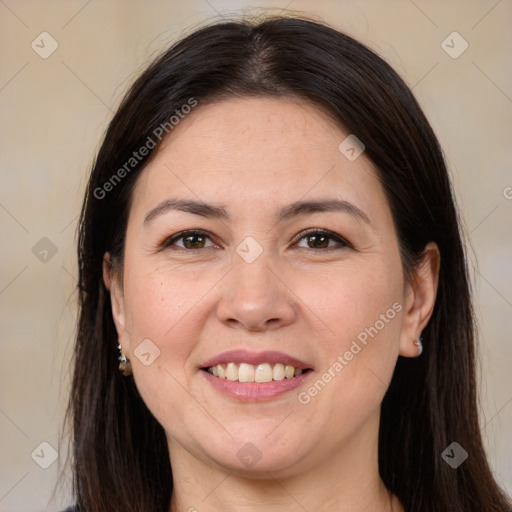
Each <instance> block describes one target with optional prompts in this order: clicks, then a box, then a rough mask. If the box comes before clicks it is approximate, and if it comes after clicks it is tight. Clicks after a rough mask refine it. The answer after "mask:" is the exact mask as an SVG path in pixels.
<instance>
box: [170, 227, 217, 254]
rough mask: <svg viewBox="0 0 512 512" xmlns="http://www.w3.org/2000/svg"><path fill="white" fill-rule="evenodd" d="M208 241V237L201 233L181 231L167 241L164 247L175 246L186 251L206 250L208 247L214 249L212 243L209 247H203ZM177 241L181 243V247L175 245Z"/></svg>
mask: <svg viewBox="0 0 512 512" xmlns="http://www.w3.org/2000/svg"><path fill="white" fill-rule="evenodd" d="M208 240H210V237H209V236H208V235H207V234H206V233H204V232H203V231H183V232H182V233H179V234H178V235H176V236H174V237H172V238H171V239H169V240H168V241H167V242H166V243H165V246H166V247H170V246H176V247H179V248H182V249H187V250H193V249H207V248H208V247H214V244H213V243H212V244H211V245H210V246H206V245H205V244H206V242H207V241H208ZM178 241H182V243H181V245H180V244H177V243H176V242H178ZM210 242H211V240H210Z"/></svg>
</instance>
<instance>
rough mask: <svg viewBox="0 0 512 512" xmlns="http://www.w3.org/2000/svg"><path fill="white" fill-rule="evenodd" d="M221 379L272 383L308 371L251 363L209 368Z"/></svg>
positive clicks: (228, 364)
mask: <svg viewBox="0 0 512 512" xmlns="http://www.w3.org/2000/svg"><path fill="white" fill-rule="evenodd" d="M205 370H206V371H207V372H208V373H210V374H211V375H213V376H215V377H218V378H219V379H227V380H229V381H232V382H272V381H280V380H283V379H293V378H294V377H298V376H299V375H302V373H304V372H307V371H308V369H307V368H306V369H304V370H303V369H302V368H295V367H294V366H291V365H287V364H283V363H275V364H271V363H262V364H258V365H253V364H249V363H234V362H230V363H225V364H216V365H213V366H209V367H208V368H206V369H205Z"/></svg>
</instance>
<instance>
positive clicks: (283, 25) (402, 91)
mask: <svg viewBox="0 0 512 512" xmlns="http://www.w3.org/2000/svg"><path fill="white" fill-rule="evenodd" d="M243 97H273V98H299V99H302V100H307V101H309V102H310V103H311V104H313V105H315V106H319V107H321V108H322V109H323V111H324V112H326V115H329V116H331V117H332V118H333V119H335V120H336V121H337V123H338V124H339V126H340V128H342V129H343V130H344V131H346V132H347V133H352V134H355V135H356V136H357V137H358V138H359V139H360V140H361V141H363V142H364V145H365V155H366V156H367V157H368V158H369V159H370V161H371V162H372V163H373V165H374V166H375V169H376V172H377V175H378V178H379V180H380V182H381V184H382V187H383V189H384V191H385V193H386V196H387V200H388V202H389V205H390V208H391V211H392V215H393V220H394V224H395V228H396V231H397V235H398V240H399V248H400V255H401V260H402V265H403V268H404V273H405V275H406V276H410V277H413V276H414V275H415V274H414V273H415V270H416V269H417V265H418V264H419V262H420V261H421V259H422V256H423V254H424V253H423V251H424V249H425V246H426V244H427V243H428V242H430V241H434V242H435V243H436V244H437V245H438V247H439V251H440V254H441V267H440V271H439V286H438V292H437V298H436V304H435V307H434V311H433V314H432V316H431V319H430V321H429V323H428V325H427V326H426V328H425V329H424V331H423V335H422V336H423V343H424V352H423V354H422V356H421V357H420V358H402V357H399V359H398V362H397V365H396V368H395V371H394V375H393V378H392V381H391V383H390V386H389V388H388V390H387V393H386V395H385V397H384V399H383V402H382V406H381V424H380V430H379V454H378V461H379V472H380V476H381V478H382V480H383V482H384V484H385V485H386V486H387V488H388V489H389V490H390V491H391V492H392V493H394V494H396V495H397V496H398V498H399V499H400V501H401V503H402V504H403V506H404V508H405V510H406V511H407V512H417V511H420V510H421V511H422V512H437V511H439V510H443V512H470V511H474V512H491V511H496V512H504V511H509V510H511V506H510V502H509V500H508V498H507V496H506V495H505V494H504V492H503V491H502V490H501V489H500V488H499V486H498V485H497V483H496V481H495V479H494V477H493V474H492V471H491V469H490V467H489V464H488V461H487V458H486V455H485V452H484V448H483V442H482V436H481V431H480V428H479V423H478V412H477V386H476V370H475V322H474V316H473V311H472V303H471V290H470V280H469V273H468V268H467V260H466V256H465V251H464V246H463V243H462V237H461V230H460V227H459V221H458V215H457V211H456V207H455V201H454V197H453V192H452V189H451V184H450V179H449V176H448V171H447V168H446V165H445V162H444V158H443V154H442V151H441V149H440V146H439V143H438V141H437V139H436V137H435V135H434V133H433V130H432V128H431V127H430V125H429V123H428V121H427V119H426V117H425V115H424V114H423V112H422V110H421V108H420V106H419V105H418V103H417V101H416V99H415V98H414V96H413V95H412V92H411V91H410V89H409V88H408V86H407V85H406V84H405V83H404V81H403V80H402V79H401V78H400V77H399V76H398V74H397V73H396V72H395V71H394V70H393V69H392V68H391V67H390V66H389V65H388V64H387V63H386V62H385V61H384V60H383V59H382V58H380V57H379V56H378V55H377V54H376V53H375V52H373V51H372V50H370V49H369V48H367V47H366V46H364V45H363V44H361V43H360V42H358V41H356V40H355V39H353V38H351V37H349V36H347V35H345V34H343V33H341V32H339V31H338V30H335V29H334V28H331V27H329V26H327V25H325V24H323V23H318V22H316V21H312V20H308V19H305V18H294V17H288V16H287V17H267V18H265V19H263V20H259V21H247V20H240V21H229V22H221V23H214V24H211V25H209V26H206V27H202V28H200V29H199V30H196V31H194V32H193V33H192V34H190V35H188V36H186V37H184V38H183V39H181V40H180V41H178V42H177V43H176V44H174V45H173V46H171V47H170V48H169V49H167V50H166V51H165V52H164V53H162V54H161V55H160V56H158V57H157V58H156V59H155V60H154V61H153V62H152V63H151V64H150V65H149V67H148V68H147V69H146V70H145V71H144V72H143V73H142V74H141V75H140V76H139V78H137V79H136V81H135V82H134V83H133V85H132V86H131V88H130V90H129V91H128V92H127V94H126V95H125V97H124V99H123V100H122V102H121V104H120V106H119V108H118V109H117V112H116V113H115V115H114V117H113V119H112V121H111V122H110V124H109V126H108V128H107V130H106V134H105V136H104V140H103V142H102V145H101V147H100V149H99V151H98V154H97V156H96V159H95V162H94V164H93V167H92V171H91V174H90V178H89V182H88V186H87V191H86V194H85V199H84V203H83V207H82V211H81V217H80V221H79V227H78V230H79V240H78V263H79V282H78V291H79V305H80V311H79V319H78V328H77V338H76V346H75V351H74V357H73V359H74V374H73V379H72V391H71V396H70V400H69V405H68V414H67V416H68V419H69V421H70V425H71V428H72V457H73V491H74V495H75V498H76V502H77V510H78V511H81V512H83V511H86V512H114V511H118V510H123V511H126V512H147V511H148V510H152V511H155V512H167V511H168V507H169V503H170V498H171V493H172V469H171V461H170V460H169V454H168V447H167V441H166V436H165V432H164V429H163V427H162V426H161V425H160V424H159V423H158V422H157V420H156V419H155V418H154V417H153V415H152V414H151V412H150V411H149V410H148V408H147V407H146V405H145V404H144V402H143V400H142V399H141V397H140V395H139V393H138V391H137V388H136V385H135V382H134V380H133V377H132V376H130V377H124V376H123V375H122V374H121V373H120V372H119V370H118V364H119V363H118V359H117V358H118V355H119V352H118V350H117V343H118V341H117V333H116V329H115V326H114V322H113V318H112V312H111V306H110V296H109V291H108V289H107V288H106V287H105V285H104V282H103V279H102V264H103V258H104V254H105V253H106V252H110V254H111V256H112V262H113V265H114V268H117V269H118V270H119V268H121V267H122V260H123V252H124V240H125V233H126V227H127V219H128V213H129V209H130V201H131V197H132V195H133V190H134V185H135V183H136V181H137V177H138V176H140V174H141V172H142V171H143V169H144V168H145V166H146V164H147V163H148V162H149V161H150V159H151V157H152V156H153V155H154V154H156V152H157V151H158V148H159V146H160V138H159V137H157V136H155V134H156V133H159V132H155V129H156V128H157V127H159V126H160V127H161V126H165V127H166V129H165V131H166V132H169V133H170V135H169V136H171V137H172V131H171V129H172V127H171V129H169V119H171V116H173V115H177V113H179V112H181V110H180V109H182V107H183V105H186V104H189V105H191V104H192V101H191V99H192V100H193V101H197V104H198V105H199V107H198V108H200V106H201V105H206V104H208V103H211V102H214V101H219V100H229V99H230V98H243ZM198 111H199V110H198ZM197 115H198V114H197ZM165 123H167V125H166V124H165ZM149 139H151V141H152V142H153V143H154V144H153V145H154V147H153V148H152V149H151V150H149V152H148V153H147V154H146V155H145V156H143V157H142V156H141V157H138V158H137V162H136V164H134V165H131V164H130V168H129V169H128V168H127V166H126V163H127V162H131V163H132V164H133V163H134V162H133V161H132V160H130V159H131V158H133V153H134V151H136V150H137V149H138V148H141V147H143V146H149V144H148V141H149ZM162 140H163V139H162ZM121 169H124V170H125V171H126V172H124V173H123V172H121ZM116 170H117V171H116ZM116 172H117V177H119V178H120V179H116V180H113V177H114V174H116ZM107 183H110V185H111V186H108V185H106V184H107ZM116 266H117V267H116ZM453 441H456V442H457V443H459V444H460V445H461V446H462V447H463V448H464V449H465V450H466V451H467V452H468V454H469V457H468V458H467V460H466V461H465V462H464V463H463V464H462V465H460V466H459V467H458V468H457V469H453V468H452V467H450V466H449V465H448V464H447V463H446V462H445V461H444V460H443V458H442V456H441V455H442V453H443V451H444V450H445V449H446V448H447V447H448V446H449V445H450V444H451V443H452V442H453Z"/></svg>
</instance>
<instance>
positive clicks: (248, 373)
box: [230, 363, 254, 382]
mask: <svg viewBox="0 0 512 512" xmlns="http://www.w3.org/2000/svg"><path fill="white" fill-rule="evenodd" d="M230 364H235V363H230ZM238 380H239V381H240V382H254V366H253V365H252V364H246V363H240V367H239V368H238Z"/></svg>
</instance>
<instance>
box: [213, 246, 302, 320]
mask: <svg viewBox="0 0 512 512" xmlns="http://www.w3.org/2000/svg"><path fill="white" fill-rule="evenodd" d="M258 245H259V244H258ZM276 268H277V265H276V261H275V258H274V253H273V251H272V250H271V249H270V248H266V249H263V247H262V246H261V245H260V249H258V248H257V247H256V245H255V243H254V241H252V240H245V241H244V242H242V243H241V244H240V245H239V247H238V248H237V254H234V256H233V268H232V270H231V272H229V274H228V276H227V277H228V279H227V281H226V282H225V283H224V287H223V290H222V297H221V299H220V303H219V306H218V310H217V314H218V316H219V319H220V320H221V321H223V322H227V323H229V324H231V325H233V326H234V325H237V326H245V328H246V329H248V330H264V329H266V328H268V327H269V326H270V325H272V326H278V325H285V324H287V323H289V322H291V321H292V320H293V317H294V315H295V309H294V307H293V304H292V301H291V297H290V294H289V293H288V292H287V288H286V286H285V285H284V283H283V282H282V280H281V279H279V277H278V275H279V273H278V271H276Z"/></svg>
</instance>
